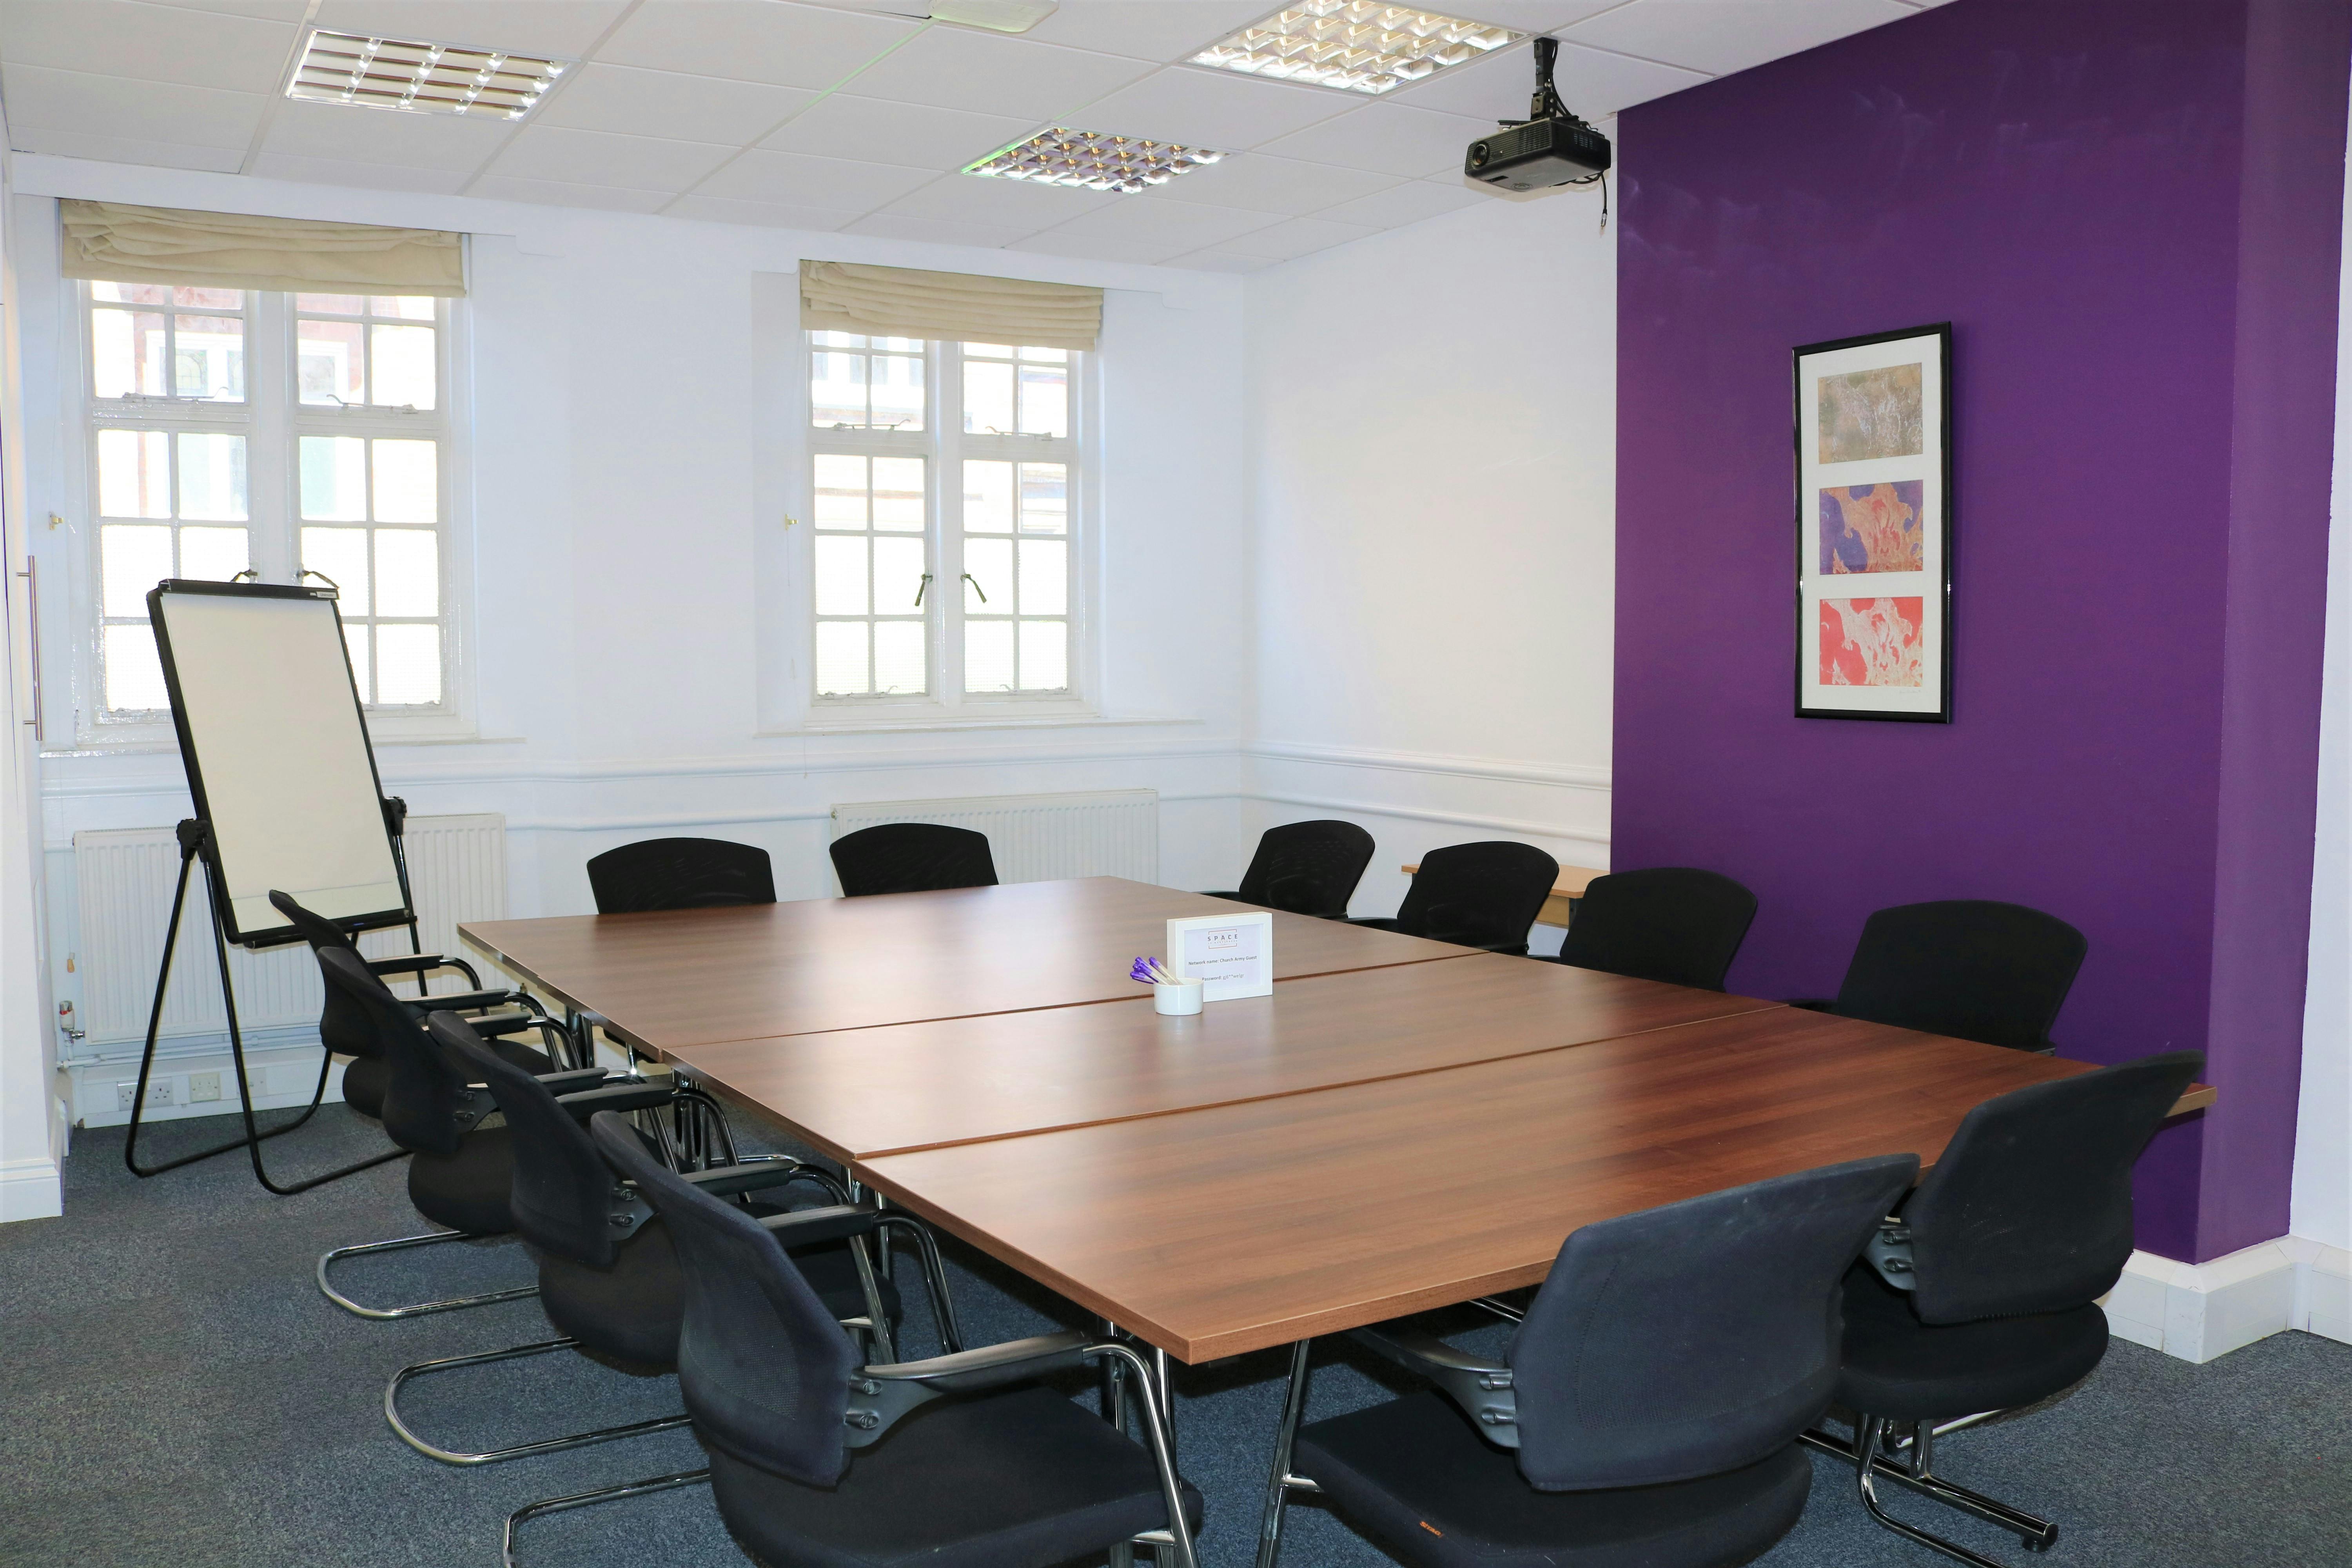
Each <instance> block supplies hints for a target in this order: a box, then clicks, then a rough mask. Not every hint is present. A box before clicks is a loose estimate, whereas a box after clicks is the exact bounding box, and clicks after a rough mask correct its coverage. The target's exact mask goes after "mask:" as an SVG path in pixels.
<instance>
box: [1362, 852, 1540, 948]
mask: <svg viewBox="0 0 2352 1568" xmlns="http://www.w3.org/2000/svg"><path fill="white" fill-rule="evenodd" d="M1557 881H1559V861H1557V860H1555V859H1553V858H1551V857H1550V856H1549V855H1547V854H1545V853H1544V852H1543V851H1542V850H1540V849H1538V848H1537V847H1535V846H1534V845H1532V844H1516V843H1513V842H1511V841H1510V840H1508V839H1499V838H1498V839H1490V840H1488V841H1487V842H1486V843H1484V844H1454V845H1450V846H1448V847H1445V848H1444V849H1433V850H1431V851H1430V852H1429V853H1428V854H1426V855H1424V856H1423V857H1422V858H1421V869H1420V870H1418V871H1416V872H1414V873H1413V878H1412V887H1410V888H1408V889H1405V895H1404V902H1403V903H1402V905H1400V906H1398V909H1397V913H1396V921H1397V929H1398V930H1400V931H1403V932H1405V933H1406V934H1407V935H1408V936H1425V937H1429V938H1431V939H1433V940H1434V941H1437V942H1461V943H1463V944H1465V946H1470V947H1491V946H1495V945H1497V944H1499V943H1504V942H1525V941H1527V940H1528V927H1529V926H1531V925H1533V924H1535V923H1536V916H1538V915H1539V914H1541V913H1542V912H1543V906H1544V900H1546V899H1548V898H1549V897H1550V896H1551V889H1552V884H1553V883H1555V882H1557Z"/></svg>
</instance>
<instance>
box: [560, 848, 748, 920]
mask: <svg viewBox="0 0 2352 1568" xmlns="http://www.w3.org/2000/svg"><path fill="white" fill-rule="evenodd" d="M588 888H589V890H590V891H591V892H593V893H594V894H595V896H596V912H597V913H598V914H600V915H633V914H642V913H645V912H646V911H647V910H709V909H720V908H724V907H726V906H728V905H731V904H772V903H774V902H775V901H776V879H775V875H774V873H773V871H772V869H771V868H770V865H769V861H768V852H767V851H766V850H764V849H762V848H761V847H758V846H757V845H753V844H736V843H731V842H730V841H729V840H727V839H724V838H646V839H642V840H640V841H638V842H637V843H635V844H624V845H622V846H621V847H619V848H617V849H607V850H605V851H604V853H603V854H602V855H599V856H597V857H595V858H593V859H592V860H590V861H589V862H588Z"/></svg>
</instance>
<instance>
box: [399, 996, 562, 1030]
mask: <svg viewBox="0 0 2352 1568" xmlns="http://www.w3.org/2000/svg"><path fill="white" fill-rule="evenodd" d="M417 1000H420V1001H425V1002H437V1001H439V1000H440V998H439V997H437V996H425V997H420V998H417ZM434 1011H435V1012H436V1013H437V1012H439V1011H440V1009H439V1008H437V1007H436V1008H435V1009H434ZM543 1022H545V1020H543V1019H540V1018H534V1017H532V1016H530V1014H528V1013H501V1014H499V1015H497V1016H494V1017H483V1016H478V1015H477V1016H474V1017H471V1018H468V1019H467V1020H466V1023H467V1026H469V1027H470V1028H472V1030H473V1031H474V1033H476V1034H478V1035H489V1036H498V1035H520V1034H521V1033H522V1032H523V1031H524V1030H525V1029H536V1028H537V1027H539V1026H540V1025H541V1023H543Z"/></svg>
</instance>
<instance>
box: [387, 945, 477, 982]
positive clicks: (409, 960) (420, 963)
mask: <svg viewBox="0 0 2352 1568" xmlns="http://www.w3.org/2000/svg"><path fill="white" fill-rule="evenodd" d="M367 966H368V973H371V974H415V975H419V976H422V975H425V974H428V973H431V972H433V971H434V970H436V969H454V970H456V971H457V973H460V974H463V975H464V976H465V977H466V984H468V985H470V986H472V987H473V988H474V989H475V990H477V991H479V990H480V989H481V988H482V977H481V976H480V975H478V974H477V973H474V966H473V965H472V964H470V963H467V962H466V961H465V960H464V959H462V958H451V957H450V956H449V955H448V954H447V953H446V952H404V953H401V954H399V955H397V956H396V957H393V958H371V959H369V960H368V961H367Z"/></svg>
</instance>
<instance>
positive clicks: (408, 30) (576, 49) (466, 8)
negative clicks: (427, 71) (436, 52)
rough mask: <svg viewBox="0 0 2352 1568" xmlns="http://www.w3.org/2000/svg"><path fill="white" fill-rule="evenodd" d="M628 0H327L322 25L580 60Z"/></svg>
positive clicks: (373, 34)
mask: <svg viewBox="0 0 2352 1568" xmlns="http://www.w3.org/2000/svg"><path fill="white" fill-rule="evenodd" d="M628 8H629V5H628V0H322V3H321V4H320V6H319V15H318V16H317V18H316V20H317V22H318V25H319V26H321V27H332V28H334V29H335V30H337V31H338V32H344V33H363V34H366V35H367V36H368V37H375V38H416V39H421V40H422V41H424V42H425V43H429V44H466V45H469V46H471V47H475V48H479V49H500V50H504V51H505V52H506V53H508V54H515V55H546V56H550V57H551V58H556V59H564V60H576V59H578V58H580V57H581V56H582V55H583V54H584V53H586V52H587V49H588V47H589V46H590V45H591V44H593V43H594V42H595V41H596V39H597V38H598V37H600V36H601V35H602V34H603V33H604V29H605V28H607V27H609V26H612V25H613V24H614V22H615V21H617V20H618V19H619V18H620V17H621V16H622V15H623V13H625V12H626V11H627V10H628Z"/></svg>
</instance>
